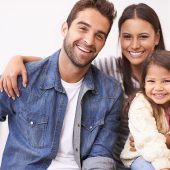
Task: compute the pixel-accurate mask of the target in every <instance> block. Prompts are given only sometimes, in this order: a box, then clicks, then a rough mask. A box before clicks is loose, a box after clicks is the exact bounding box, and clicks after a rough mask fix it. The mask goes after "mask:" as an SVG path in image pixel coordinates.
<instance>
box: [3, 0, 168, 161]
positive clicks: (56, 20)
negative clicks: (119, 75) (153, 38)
mask: <svg viewBox="0 0 170 170" xmlns="http://www.w3.org/2000/svg"><path fill="white" fill-rule="evenodd" d="M76 1H77V0H62V1H61V2H59V1H58V0H0V74H1V73H2V71H3V69H4V68H5V65H6V64H7V62H8V60H9V59H10V58H11V57H12V56H14V55H16V54H23V55H34V56H41V57H46V56H48V55H50V54H52V53H53V52H54V51H56V50H57V49H58V48H60V47H61V43H62V36H61V35H60V26H61V24H62V22H63V21H64V20H65V19H66V17H67V15H68V13H69V11H70V9H71V8H72V6H73V5H74V3H75V2H76ZM112 1H113V2H114V4H115V7H116V9H117V12H118V17H117V19H116V20H115V22H114V24H113V27H112V30H111V32H110V35H109V37H108V39H107V42H106V45H105V47H104V48H103V50H102V51H101V53H100V54H99V57H102V56H108V55H113V56H116V55H117V47H118V44H117V41H118V39H117V37H118V30H117V20H118V18H119V16H120V14H121V12H122V10H123V9H124V7H126V6H127V5H129V4H132V3H139V2H145V3H147V4H148V5H150V6H152V7H153V8H154V9H155V10H156V12H157V14H158V15H159V18H160V20H161V24H162V28H163V32H164V38H165V43H166V47H167V49H169V50H170V31H169V30H170V20H169V17H170V10H169V9H170V1H169V0H164V1H161V0H112ZM2 133H3V135H2ZM7 133H8V131H7V125H6V124H4V123H2V124H0V160H1V154H2V150H3V147H4V144H5V138H6V136H7Z"/></svg>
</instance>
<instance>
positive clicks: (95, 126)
mask: <svg viewBox="0 0 170 170" xmlns="http://www.w3.org/2000/svg"><path fill="white" fill-rule="evenodd" d="M103 124H104V118H101V119H100V120H97V121H94V122H82V127H84V128H85V129H86V130H88V131H89V132H92V131H93V130H95V129H98V128H99V127H100V126H101V125H103Z"/></svg>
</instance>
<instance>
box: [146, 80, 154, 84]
mask: <svg viewBox="0 0 170 170" xmlns="http://www.w3.org/2000/svg"><path fill="white" fill-rule="evenodd" d="M146 82H147V83H153V82H154V80H146Z"/></svg>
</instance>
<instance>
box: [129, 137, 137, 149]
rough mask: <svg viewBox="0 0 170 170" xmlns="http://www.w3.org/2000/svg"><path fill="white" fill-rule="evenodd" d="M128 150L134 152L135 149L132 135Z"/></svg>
mask: <svg viewBox="0 0 170 170" xmlns="http://www.w3.org/2000/svg"><path fill="white" fill-rule="evenodd" d="M130 151H132V152H135V151H136V148H135V143H134V138H133V136H130Z"/></svg>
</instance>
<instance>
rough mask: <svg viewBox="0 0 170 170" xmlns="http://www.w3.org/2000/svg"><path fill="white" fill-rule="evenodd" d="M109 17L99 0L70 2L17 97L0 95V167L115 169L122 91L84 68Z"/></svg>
mask: <svg viewBox="0 0 170 170" xmlns="http://www.w3.org/2000/svg"><path fill="white" fill-rule="evenodd" d="M114 13H115V11H114V6H113V4H112V3H110V2H108V1H107V0H80V1H78V2H77V3H76V4H75V5H74V7H73V9H72V10H71V12H70V14H69V16H68V18H67V22H65V23H64V24H63V25H62V28H61V31H62V34H63V37H64V41H63V46H62V48H61V49H60V50H58V51H57V52H56V53H54V54H53V55H52V56H50V57H48V58H46V59H44V60H41V61H39V62H32V63H28V64H27V65H26V67H27V72H28V76H29V83H28V85H27V87H26V88H24V87H23V86H22V80H21V77H20V78H19V80H18V85H19V89H20V97H19V98H17V99H16V100H11V99H10V98H8V96H7V95H6V93H4V92H2V93H1V94H0V120H1V121H4V120H5V118H6V116H7V115H8V120H9V137H8V140H7V143H6V147H5V150H4V154H3V159H2V165H1V170H13V169H15V170H45V169H48V170H53V169H55V170H56V169H60V170H61V169H68V170H73V169H74V170H78V169H83V170H89V169H99V170H113V169H115V163H114V160H113V156H112V150H113V147H114V143H115V141H116V138H117V131H118V127H119V119H120V118H119V115H120V113H119V112H120V109H121V104H122V90H121V87H120V85H119V83H118V82H117V81H116V80H115V79H113V78H112V77H109V76H106V75H105V74H104V73H102V72H100V71H99V70H98V69H97V68H96V67H94V66H93V65H91V62H92V61H93V60H94V59H95V57H96V56H97V54H98V53H99V51H100V50H101V49H102V47H103V46H104V44H105V41H106V38H107V36H108V34H109V31H110V29H111V26H112V23H113V19H114V17H115V15H114Z"/></svg>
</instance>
